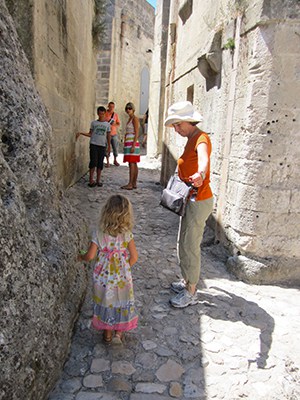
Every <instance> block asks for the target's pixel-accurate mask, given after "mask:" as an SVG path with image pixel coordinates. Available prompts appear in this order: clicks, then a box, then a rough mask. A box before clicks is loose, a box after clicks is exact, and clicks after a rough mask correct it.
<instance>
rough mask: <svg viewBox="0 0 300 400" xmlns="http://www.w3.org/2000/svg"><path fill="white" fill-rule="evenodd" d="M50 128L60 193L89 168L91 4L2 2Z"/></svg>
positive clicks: (92, 61) (82, 0) (92, 54)
mask: <svg viewBox="0 0 300 400" xmlns="http://www.w3.org/2000/svg"><path fill="white" fill-rule="evenodd" d="M6 2H7V4H8V7H9V10H10V13H11V15H12V16H13V19H14V21H15V25H16V28H17V31H18V35H19V37H20V40H21V43H22V45H23V48H24V50H25V53H26V55H27V57H28V59H29V60H30V66H31V71H32V74H33V76H34V79H35V83H36V86H37V90H38V91H39V94H40V95H41V97H42V99H43V101H44V104H45V106H46V108H47V111H48V114H49V118H50V122H51V126H52V129H53V141H52V146H53V149H54V153H53V158H54V166H55V169H56V171H55V179H56V181H57V182H58V183H59V184H61V185H62V186H63V187H64V188H66V187H68V186H69V185H71V184H72V183H74V182H76V181H77V180H78V179H79V178H80V177H81V176H82V175H83V174H84V173H85V172H86V170H87V168H88V161H89V155H88V141H87V140H79V141H78V142H75V132H78V131H82V132H88V130H89V127H90V121H91V120H93V119H94V118H95V84H94V80H95V77H96V57H95V52H94V49H93V40H92V22H93V18H94V0H75V1H66V0H61V1H50V2H49V1H46V0H30V1H28V0H26V1H24V0H19V1H17V2H16V1H12V0H7V1H6Z"/></svg>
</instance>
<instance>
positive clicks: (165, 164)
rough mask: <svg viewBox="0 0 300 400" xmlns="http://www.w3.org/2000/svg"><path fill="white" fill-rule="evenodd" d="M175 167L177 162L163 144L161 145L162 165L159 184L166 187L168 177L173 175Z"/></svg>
mask: <svg viewBox="0 0 300 400" xmlns="http://www.w3.org/2000/svg"><path fill="white" fill-rule="evenodd" d="M176 166H177V160H175V158H174V157H173V155H172V153H171V152H170V150H169V148H168V146H166V144H165V143H163V145H162V163H161V173H160V183H161V185H163V186H166V184H167V182H168V180H169V178H170V176H171V175H172V174H173V173H174V171H175V169H176Z"/></svg>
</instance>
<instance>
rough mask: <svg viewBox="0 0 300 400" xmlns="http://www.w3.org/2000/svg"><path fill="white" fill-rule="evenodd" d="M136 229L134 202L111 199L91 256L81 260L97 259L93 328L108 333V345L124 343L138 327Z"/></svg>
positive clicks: (104, 210)
mask: <svg viewBox="0 0 300 400" xmlns="http://www.w3.org/2000/svg"><path fill="white" fill-rule="evenodd" d="M132 227H133V212H132V206H131V203H130V201H129V200H128V199H127V198H126V197H125V196H121V195H113V196H111V197H110V198H109V199H108V200H107V202H106V204H105V206H104V207H103V210H102V214H101V218H100V224H99V230H98V231H97V232H96V233H95V234H94V235H93V238H92V241H91V243H90V246H89V249H88V251H87V253H86V254H84V255H82V254H80V255H79V257H78V258H79V260H82V261H90V260H93V259H94V258H95V257H96V256H97V257H96V262H95V266H94V273H93V283H94V286H93V289H94V290H93V300H94V315H93V320H92V325H93V327H94V328H95V329H97V330H103V331H104V333H103V339H104V341H105V342H111V341H112V340H113V341H114V342H116V343H121V342H122V332H124V331H129V330H131V329H134V328H136V327H137V322H138V316H137V313H136V310H135V307H134V295H133V283H132V276H131V267H132V265H133V264H135V263H136V262H137V259H138V253H137V250H136V247H135V243H134V239H133V235H132V232H131V230H132ZM113 331H115V337H114V338H113Z"/></svg>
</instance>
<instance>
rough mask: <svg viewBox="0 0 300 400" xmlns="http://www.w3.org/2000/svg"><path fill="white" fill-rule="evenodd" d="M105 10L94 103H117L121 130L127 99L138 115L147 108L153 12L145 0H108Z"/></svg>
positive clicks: (124, 119)
mask: <svg viewBox="0 0 300 400" xmlns="http://www.w3.org/2000/svg"><path fill="white" fill-rule="evenodd" d="M106 10H107V12H106V19H105V21H106V33H105V36H104V38H103V43H102V45H101V47H100V51H99V52H98V54H97V68H98V73H97V85H96V103H97V105H104V106H106V105H107V102H108V101H114V102H115V103H116V111H117V112H118V114H119V116H120V119H121V129H120V133H121V132H123V129H122V127H123V128H124V126H125V123H126V121H127V115H126V114H125V111H124V108H125V104H126V103H127V102H129V101H131V102H133V103H134V104H135V107H136V115H137V116H140V117H142V116H143V114H144V113H145V112H146V110H147V108H148V102H149V82H150V67H151V60H152V51H153V35H154V18H155V15H154V8H153V7H152V6H151V5H150V4H149V3H148V2H147V1H146V0H130V1H128V0H108V1H107V8H106Z"/></svg>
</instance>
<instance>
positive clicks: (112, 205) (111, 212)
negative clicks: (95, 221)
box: [100, 194, 134, 236]
mask: <svg viewBox="0 0 300 400" xmlns="http://www.w3.org/2000/svg"><path fill="white" fill-rule="evenodd" d="M133 223H134V219H133V210H132V205H131V203H130V201H129V200H128V198H127V197H125V196H122V195H120V194H116V195H113V196H111V197H110V198H109V199H108V200H107V202H106V203H105V205H104V207H103V209H102V212H101V217H100V229H101V230H102V232H103V233H108V234H109V235H111V236H117V235H118V234H121V233H125V232H127V231H131V230H132V228H133Z"/></svg>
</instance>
